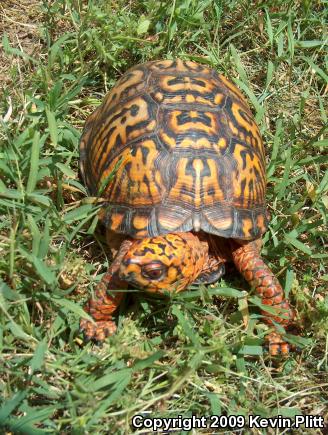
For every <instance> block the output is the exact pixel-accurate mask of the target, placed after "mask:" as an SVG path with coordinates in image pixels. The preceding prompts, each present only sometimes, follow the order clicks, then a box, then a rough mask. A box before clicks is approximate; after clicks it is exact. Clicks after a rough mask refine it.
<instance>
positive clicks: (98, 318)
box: [80, 240, 132, 342]
mask: <svg viewBox="0 0 328 435" xmlns="http://www.w3.org/2000/svg"><path fill="white" fill-rule="evenodd" d="M131 244H132V242H131V241H130V240H125V241H124V242H123V243H122V245H121V247H120V250H119V251H118V253H117V255H116V257H115V258H114V261H113V263H112V264H111V266H110V267H109V269H108V271H107V272H106V273H105V275H104V276H103V278H102V280H101V281H100V283H99V284H98V285H97V287H96V289H95V291H94V297H93V298H90V299H89V301H88V302H87V303H86V305H85V307H84V309H85V311H86V312H87V313H89V314H90V315H91V317H92V318H93V319H94V320H95V323H93V322H90V321H89V320H86V319H81V320H80V329H81V331H82V332H83V333H84V336H85V339H86V340H94V341H97V342H103V341H104V340H105V338H106V337H108V336H109V335H112V334H114V333H115V331H116V324H115V322H114V321H113V320H112V315H113V313H114V312H115V311H116V310H117V308H118V306H119V305H120V303H121V302H122V299H123V297H124V292H122V291H118V290H124V289H126V288H127V286H128V284H127V283H125V282H124V281H121V280H120V279H119V277H118V270H119V267H120V264H121V262H122V259H123V257H124V255H125V254H126V253H127V251H128V250H129V248H130V246H131Z"/></svg>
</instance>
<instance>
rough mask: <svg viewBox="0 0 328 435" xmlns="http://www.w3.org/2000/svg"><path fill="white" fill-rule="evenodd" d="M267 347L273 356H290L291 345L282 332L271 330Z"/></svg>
mask: <svg viewBox="0 0 328 435" xmlns="http://www.w3.org/2000/svg"><path fill="white" fill-rule="evenodd" d="M265 339H266V342H267V347H268V349H269V353H270V355H271V356H278V355H281V356H285V357H286V356H288V355H289V351H290V345H289V343H287V342H286V341H285V340H284V339H283V338H282V336H281V335H280V334H278V333H277V332H271V333H270V334H268V335H267V336H266V337H265Z"/></svg>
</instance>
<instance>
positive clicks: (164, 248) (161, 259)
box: [119, 233, 207, 293]
mask: <svg viewBox="0 0 328 435" xmlns="http://www.w3.org/2000/svg"><path fill="white" fill-rule="evenodd" d="M206 254H207V250H206V249H205V247H204V245H203V244H202V243H201V242H200V241H199V239H198V237H196V236H195V235H193V234H192V233H171V234H166V235H164V236H158V237H150V238H145V239H142V240H135V241H134V243H133V244H132V246H131V247H130V249H129V251H128V252H127V253H126V254H125V256H124V258H123V260H122V263H121V265H120V269H119V277H120V279H122V280H124V281H126V282H129V283H130V284H131V285H133V286H135V287H136V288H140V289H143V290H145V291H149V292H152V293H154V292H159V293H162V292H163V291H165V290H166V291H181V290H184V289H185V288H186V287H187V286H188V285H189V284H191V283H192V282H193V281H195V279H196V278H197V276H198V275H199V273H200V271H201V270H202V267H203V264H204V262H205V260H206Z"/></svg>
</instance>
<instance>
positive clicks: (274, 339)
mask: <svg viewBox="0 0 328 435" xmlns="http://www.w3.org/2000/svg"><path fill="white" fill-rule="evenodd" d="M232 257H233V261H234V263H235V265H236V267H237V269H238V270H239V272H240V273H241V274H242V275H243V277H244V278H245V279H246V281H248V283H249V284H250V285H251V286H252V287H253V288H255V290H256V292H257V294H258V295H259V296H260V298H261V299H262V303H263V304H264V305H269V306H271V307H273V308H275V309H276V312H277V314H272V313H269V312H267V311H265V310H263V311H262V314H263V315H264V316H265V321H266V323H268V324H269V325H272V324H273V322H272V321H275V322H276V323H280V324H281V325H284V326H288V325H289V324H290V323H291V321H292V320H293V318H294V312H293V310H292V309H291V308H290V306H289V303H288V301H287V300H286V299H285V295H284V291H283V289H282V287H281V285H280V284H279V281H278V279H277V278H276V277H275V276H274V274H273V273H272V271H271V270H270V268H269V267H268V266H267V265H266V264H265V263H264V261H263V259H262V258H261V255H260V253H259V250H258V247H257V246H256V243H255V242H247V243H245V244H243V245H241V242H238V245H237V243H235V242H233V246H232ZM266 338H267V341H268V344H269V351H270V354H271V355H278V354H279V353H281V354H288V352H289V346H288V343H286V342H284V340H283V339H282V337H281V336H280V334H278V333H277V332H272V333H271V334H268V336H267V337H266Z"/></svg>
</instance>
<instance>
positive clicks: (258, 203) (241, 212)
mask: <svg viewBox="0 0 328 435" xmlns="http://www.w3.org/2000/svg"><path fill="white" fill-rule="evenodd" d="M80 170H81V174H82V177H83V180H84V183H85V185H86V187H87V189H88V191H89V193H90V195H92V196H98V197H101V198H102V201H103V204H102V208H101V212H100V214H99V217H100V220H101V221H102V223H103V224H104V227H105V228H106V238H107V242H108V244H109V246H110V247H111V248H112V250H113V251H114V259H113V261H112V263H111V265H110V267H109V269H108V271H107V272H106V273H105V274H104V275H103V277H102V279H101V281H100V282H99V284H98V285H97V287H96V289H95V291H94V293H93V296H92V297H91V298H90V299H89V300H88V302H87V303H86V305H85V307H84V309H85V311H86V312H87V313H89V314H90V315H91V317H92V318H93V319H94V321H93V322H91V321H90V320H87V319H85V318H83V319H81V321H80V328H81V330H82V331H83V332H84V335H85V337H86V339H87V340H94V341H97V342H102V341H104V340H105V339H106V337H107V336H109V335H111V334H114V333H115V331H116V324H115V320H114V317H113V315H114V313H115V311H116V310H117V308H118V306H119V304H120V303H121V301H122V298H123V296H124V293H125V292H126V289H127V288H128V287H129V286H130V287H131V286H132V287H133V288H135V289H138V290H140V291H146V292H150V293H153V294H157V295H165V294H167V292H168V293H170V292H180V291H183V290H186V289H188V287H189V286H190V285H191V284H193V283H196V284H197V283H202V284H204V285H207V284H212V283H215V282H216V281H218V280H219V279H220V277H221V276H222V275H223V274H224V271H225V265H226V264H229V263H233V264H234V266H235V268H236V269H237V271H238V272H239V273H240V274H241V275H242V276H243V277H244V278H245V280H246V281H247V282H248V283H249V284H250V286H251V287H252V288H253V289H254V290H255V293H256V294H257V295H258V296H259V297H260V298H261V301H262V304H263V305H265V306H269V307H270V309H269V310H268V311H266V310H265V309H263V310H262V315H263V318H264V320H265V322H266V323H267V324H268V325H270V326H272V329H271V332H270V333H269V334H268V335H267V340H268V346H269V351H270V353H271V355H277V354H278V353H282V354H288V352H289V346H288V343H286V342H285V341H284V339H283V337H282V336H281V335H280V334H279V333H278V331H277V329H276V328H275V325H276V324H280V325H283V326H285V327H287V326H289V325H290V324H291V323H292V321H293V319H294V310H293V309H292V308H291V306H290V304H289V302H288V300H287V299H286V297H285V295H284V291H283V288H282V287H281V285H280V284H279V281H278V279H277V278H276V277H275V275H274V274H273V272H272V271H271V270H270V268H269V267H268V266H267V265H266V264H265V262H264V260H263V259H262V257H261V254H260V250H261V237H262V235H263V234H264V232H265V231H266V229H267V226H268V216H267V211H266V202H265V194H266V175H265V154H264V145H263V141H262V137H261V134H260V131H259V128H258V126H257V124H256V122H255V120H254V117H253V115H252V112H251V110H250V107H249V105H248V103H247V101H246V99H245V97H244V96H243V94H242V92H241V91H240V90H239V89H238V88H237V87H236V86H235V85H234V84H233V82H232V81H230V80H229V79H227V78H226V77H225V76H224V75H222V74H219V73H218V72H217V71H215V70H214V69H212V68H210V67H208V66H206V65H203V64H198V63H196V62H193V61H190V60H181V59H174V60H157V61H150V62H147V63H143V64H139V65H136V66H134V67H132V68H131V69H129V70H128V71H127V72H126V73H125V74H124V75H123V76H122V77H121V78H120V79H119V80H118V81H117V83H116V84H115V85H114V86H113V88H112V89H111V90H110V92H109V93H108V94H107V95H106V96H105V98H104V100H103V102H102V104H101V105H100V106H99V107H98V108H97V109H96V110H95V111H94V112H93V113H92V114H91V115H90V116H89V117H88V118H87V120H86V123H85V126H84V130H83V133H82V136H81V140H80ZM272 308H274V309H273V310H272Z"/></svg>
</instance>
